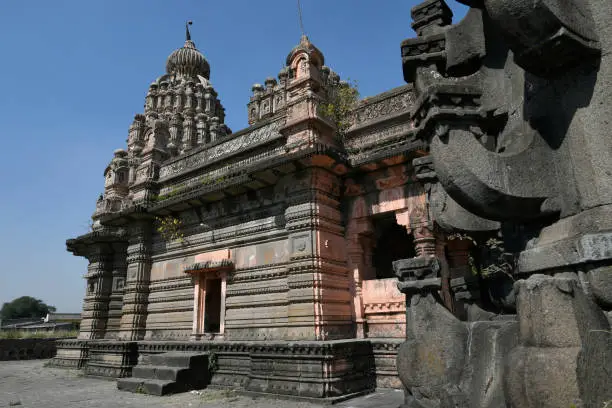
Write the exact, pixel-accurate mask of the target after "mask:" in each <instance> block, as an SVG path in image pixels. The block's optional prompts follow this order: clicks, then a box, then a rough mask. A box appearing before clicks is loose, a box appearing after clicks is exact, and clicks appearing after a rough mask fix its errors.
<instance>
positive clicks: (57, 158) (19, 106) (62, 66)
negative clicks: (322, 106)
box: [0, 0, 465, 312]
mask: <svg viewBox="0 0 612 408" xmlns="http://www.w3.org/2000/svg"><path fill="white" fill-rule="evenodd" d="M1 3H2V4H0V38H1V40H0V56H1V57H0V58H1V60H2V63H1V64H0V78H2V80H3V91H2V96H1V97H0V140H1V141H2V153H1V155H2V159H1V160H0V192H1V193H0V194H1V199H0V200H1V201H0V262H1V263H0V303H2V302H7V301H10V300H12V299H13V298H16V297H19V296H23V295H29V296H34V297H37V298H40V299H42V300H43V301H45V302H47V303H48V304H51V305H55V306H56V307H57V308H58V310H59V311H63V312H78V311H80V310H81V304H82V298H83V295H84V289H85V283H84V281H83V279H82V275H83V274H84V273H85V272H86V268H87V261H86V260H85V259H83V258H78V257H74V256H73V255H71V254H70V253H68V252H66V249H65V240H66V239H67V238H71V237H75V236H78V235H80V234H83V233H85V232H86V231H87V223H88V220H89V217H90V216H91V214H92V212H93V210H94V206H95V201H96V199H97V197H98V194H100V193H101V192H102V190H103V184H104V177H103V171H104V168H105V166H106V165H107V164H108V162H109V161H110V159H111V157H112V153H113V150H114V149H116V148H122V147H125V146H126V138H127V130H128V127H129V125H130V123H131V121H132V119H133V117H134V114H135V113H139V112H142V108H143V104H144V97H145V94H146V91H147V89H148V86H149V84H150V83H151V82H152V81H153V80H154V79H155V78H157V77H158V76H159V75H161V74H162V73H163V72H164V68H165V62H166V58H167V56H168V55H169V54H170V53H171V52H172V51H173V50H174V49H176V48H179V47H181V46H182V45H183V42H184V40H185V38H184V23H185V21H186V20H189V19H190V20H193V22H194V24H193V26H192V29H191V31H192V38H193V40H194V41H195V43H196V46H197V47H198V49H199V50H200V51H202V52H203V53H204V55H205V56H206V58H207V59H208V61H209V63H210V66H211V81H212V83H213V85H214V87H215V89H216V90H217V92H218V93H219V96H220V98H221V100H222V102H223V104H224V106H225V109H226V113H227V118H226V122H227V124H228V125H229V126H230V127H231V128H232V130H233V131H234V132H235V131H237V130H239V129H242V128H243V127H245V126H246V125H247V112H246V103H247V102H248V99H249V96H250V93H251V86H252V84H253V83H255V82H263V81H264V79H265V78H266V77H267V76H274V77H276V75H277V74H278V71H279V70H280V68H281V67H282V66H283V64H284V60H285V58H286V55H287V53H288V52H289V50H291V48H292V47H293V46H294V45H295V44H297V42H298V41H299V38H300V31H299V25H298V20H297V11H296V4H295V3H296V2H295V1H294V0H258V1H253V0H228V1H203V0H199V1H198V0H172V1H168V0H121V1H117V0H99V1H83V0H70V1H69V0H53V1H49V0H31V1H16V0H15V1H2V2H1ZM417 3H418V1H415V0H379V1H366V0H303V1H302V7H303V10H304V12H303V14H304V25H305V28H306V32H307V34H308V35H309V37H310V39H311V41H312V42H313V43H314V44H315V45H317V47H318V48H319V49H320V50H321V51H322V52H323V53H324V55H325V59H326V65H329V66H330V67H331V68H332V69H333V70H335V71H336V72H338V73H339V74H340V75H341V76H342V77H343V78H350V79H353V80H356V81H357V82H358V84H359V89H360V92H361V94H362V96H372V95H375V94H378V93H380V92H383V91H385V90H388V89H390V88H393V87H395V86H399V85H402V84H403V83H404V82H403V79H402V72H401V60H400V48H399V44H400V42H401V41H402V40H403V39H405V38H409V37H412V36H414V32H413V31H412V29H411V28H410V23H411V18H410V8H411V7H413V6H414V5H415V4H417ZM449 3H450V5H451V7H452V8H453V10H454V11H455V19H457V18H461V17H462V16H463V15H464V13H465V7H463V6H461V5H459V4H458V3H457V2H454V1H450V2H449Z"/></svg>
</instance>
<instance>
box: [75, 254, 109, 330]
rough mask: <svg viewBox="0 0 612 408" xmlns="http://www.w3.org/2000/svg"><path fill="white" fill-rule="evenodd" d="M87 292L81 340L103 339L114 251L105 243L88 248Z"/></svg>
mask: <svg viewBox="0 0 612 408" xmlns="http://www.w3.org/2000/svg"><path fill="white" fill-rule="evenodd" d="M87 258H88V259H89V266H88V267H87V274H86V275H85V279H86V280H87V290H86V295H85V299H84V302H83V314H82V318H81V329H80V333H79V339H102V338H104V335H105V333H106V323H107V318H108V306H109V305H108V304H109V301H110V292H111V287H112V260H113V257H112V249H111V247H110V245H108V244H105V243H95V244H92V245H91V247H89V248H88V254H87Z"/></svg>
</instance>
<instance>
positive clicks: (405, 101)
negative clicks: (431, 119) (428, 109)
mask: <svg viewBox="0 0 612 408" xmlns="http://www.w3.org/2000/svg"><path fill="white" fill-rule="evenodd" d="M414 100H415V96H414V90H413V86H412V85H411V84H408V85H404V86H400V87H397V88H395V89H392V90H390V91H388V92H385V93H382V94H379V95H376V96H374V97H372V98H366V99H363V100H361V101H360V102H359V104H358V105H357V107H356V108H355V110H354V123H353V126H352V127H351V129H349V132H348V135H347V136H348V137H349V138H350V137H351V134H352V133H354V132H356V131H359V130H360V129H362V128H366V127H369V126H372V125H373V124H378V123H380V122H383V121H386V120H389V119H392V118H395V117H397V116H401V115H404V114H410V113H411V111H412V109H413V107H414Z"/></svg>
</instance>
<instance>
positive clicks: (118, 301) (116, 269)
mask: <svg viewBox="0 0 612 408" xmlns="http://www.w3.org/2000/svg"><path fill="white" fill-rule="evenodd" d="M113 251H114V253H113V266H112V288H111V294H110V301H109V307H108V322H107V325H106V336H105V338H107V339H108V338H117V337H118V336H119V325H120V323H121V310H122V308H123V292H124V287H125V279H126V275H127V263H126V257H127V243H114V244H113Z"/></svg>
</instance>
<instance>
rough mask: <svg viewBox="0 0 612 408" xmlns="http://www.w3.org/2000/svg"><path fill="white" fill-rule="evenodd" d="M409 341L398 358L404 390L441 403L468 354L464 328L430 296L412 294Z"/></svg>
mask: <svg viewBox="0 0 612 408" xmlns="http://www.w3.org/2000/svg"><path fill="white" fill-rule="evenodd" d="M407 313H408V317H407V320H408V321H410V322H411V324H409V325H408V327H409V329H408V330H409V332H408V339H407V341H406V342H405V343H404V344H402V345H401V346H400V348H399V350H398V355H397V369H398V372H399V377H400V379H401V381H402V383H403V384H404V387H406V388H407V389H409V390H411V392H413V393H415V394H423V395H426V396H427V398H431V399H437V400H440V399H441V398H442V397H443V395H445V394H444V391H443V388H444V386H445V385H447V384H459V382H460V380H461V373H462V371H463V366H464V364H465V359H466V355H467V349H466V345H467V340H468V330H467V327H466V325H465V324H464V323H463V322H461V321H459V320H458V319H457V318H456V317H455V316H453V315H452V314H451V313H450V312H449V311H448V310H447V309H445V308H444V307H443V306H442V305H441V304H439V303H438V302H437V301H436V300H435V298H434V297H433V295H432V294H428V295H426V296H421V295H414V296H413V297H412V299H411V303H410V306H409V308H408V311H407Z"/></svg>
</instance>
